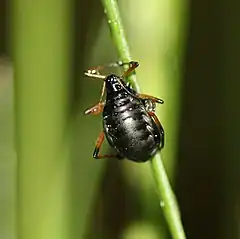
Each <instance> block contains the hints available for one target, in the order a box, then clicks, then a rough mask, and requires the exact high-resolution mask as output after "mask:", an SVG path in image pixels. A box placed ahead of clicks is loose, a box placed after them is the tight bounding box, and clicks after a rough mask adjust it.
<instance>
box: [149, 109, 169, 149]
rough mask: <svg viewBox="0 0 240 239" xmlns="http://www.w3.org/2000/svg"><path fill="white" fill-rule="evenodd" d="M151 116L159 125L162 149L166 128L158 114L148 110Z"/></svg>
mask: <svg viewBox="0 0 240 239" xmlns="http://www.w3.org/2000/svg"><path fill="white" fill-rule="evenodd" d="M148 114H149V116H150V117H151V118H152V119H153V120H154V122H155V123H156V125H157V126H158V128H159V130H160V133H161V135H162V144H161V146H160V149H162V148H163V147H164V143H165V142H164V136H165V133H164V129H163V127H162V124H161V123H160V121H159V120H158V117H157V116H156V114H155V113H154V112H148Z"/></svg>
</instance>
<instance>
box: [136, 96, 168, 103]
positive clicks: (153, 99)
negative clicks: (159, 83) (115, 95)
mask: <svg viewBox="0 0 240 239" xmlns="http://www.w3.org/2000/svg"><path fill="white" fill-rule="evenodd" d="M137 96H138V97H139V98H141V99H149V100H152V101H153V102H156V103H159V104H163V103H164V101H163V100H162V99H159V98H157V97H154V96H151V95H146V94H138V95H137Z"/></svg>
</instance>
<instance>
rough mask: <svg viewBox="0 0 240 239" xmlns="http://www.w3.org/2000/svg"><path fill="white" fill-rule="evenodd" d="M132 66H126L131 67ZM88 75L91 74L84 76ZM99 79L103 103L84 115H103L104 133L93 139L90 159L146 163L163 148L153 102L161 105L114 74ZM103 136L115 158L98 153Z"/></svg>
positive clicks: (161, 135) (161, 128) (162, 136)
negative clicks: (112, 149) (102, 84)
mask: <svg viewBox="0 0 240 239" xmlns="http://www.w3.org/2000/svg"><path fill="white" fill-rule="evenodd" d="M133 63H135V64H136V62H132V64H133ZM129 64H131V63H129ZM134 66H135V65H130V67H132V68H134ZM135 68H136V66H135ZM88 75H90V76H93V75H94V74H90V73H88ZM98 75H99V74H98ZM93 77H94V76H93ZM98 78H100V77H99V76H98ZM102 78H103V77H102ZM103 80H104V87H103V91H105V90H106V101H105V102H101V100H100V103H98V104H97V105H96V106H94V107H92V108H90V109H89V110H87V111H86V114H98V113H100V112H102V115H103V132H104V133H103V132H102V133H101V134H100V136H99V138H98V140H97V143H96V148H95V150H94V154H93V157H95V158H103V157H117V158H127V159H129V160H132V161H136V162H145V161H147V160H149V159H150V158H151V157H152V156H153V155H154V154H155V153H156V152H157V151H158V150H159V149H161V148H163V146H164V130H163V127H162V126H161V124H160V122H159V121H158V119H157V117H156V115H155V113H154V112H155V103H163V101H162V100H160V99H158V98H155V97H152V96H148V95H144V94H138V93H137V92H136V91H134V90H133V89H132V88H131V87H129V86H128V85H126V84H125V83H124V81H123V79H122V78H120V77H118V76H116V75H113V74H112V75H109V76H107V77H105V78H103ZM102 95H103V93H102ZM101 98H102V97H101ZM104 135H105V136H106V138H107V141H108V143H109V144H110V146H111V147H112V148H114V149H115V151H116V152H117V155H103V156H100V155H99V154H98V153H99V150H100V147H101V144H102V142H103V139H104Z"/></svg>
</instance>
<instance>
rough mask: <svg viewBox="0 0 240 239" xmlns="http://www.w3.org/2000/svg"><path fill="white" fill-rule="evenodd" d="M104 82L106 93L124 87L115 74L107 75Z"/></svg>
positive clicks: (120, 89) (117, 90)
mask: <svg viewBox="0 0 240 239" xmlns="http://www.w3.org/2000/svg"><path fill="white" fill-rule="evenodd" d="M105 82H106V90H107V92H108V93H111V92H119V91H122V90H123V89H124V88H123V87H124V85H125V84H124V82H123V81H122V80H121V79H120V78H119V77H118V76H116V75H113V74H112V75H109V76H107V77H106V79H105Z"/></svg>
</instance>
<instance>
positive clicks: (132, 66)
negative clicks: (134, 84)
mask: <svg viewBox="0 0 240 239" xmlns="http://www.w3.org/2000/svg"><path fill="white" fill-rule="evenodd" d="M124 64H128V65H129V68H128V69H127V70H126V71H125V72H124V73H123V75H122V77H126V76H129V75H130V74H131V73H132V72H133V71H134V70H135V69H136V68H137V67H138V66H139V63H138V62H137V61H130V62H129V63H124Z"/></svg>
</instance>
